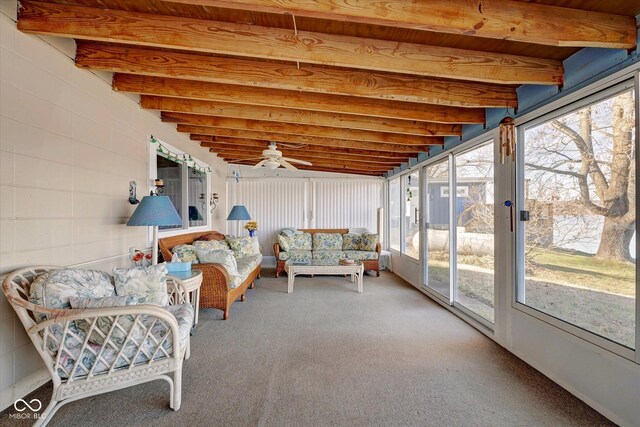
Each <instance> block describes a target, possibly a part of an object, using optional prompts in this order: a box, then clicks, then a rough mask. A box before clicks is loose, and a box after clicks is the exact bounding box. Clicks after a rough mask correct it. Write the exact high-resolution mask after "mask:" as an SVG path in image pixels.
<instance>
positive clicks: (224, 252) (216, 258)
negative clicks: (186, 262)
mask: <svg viewBox="0 0 640 427" xmlns="http://www.w3.org/2000/svg"><path fill="white" fill-rule="evenodd" d="M197 253H198V259H199V260H200V262H201V263H213V264H221V265H222V266H223V267H224V268H225V270H227V274H228V275H229V276H230V277H232V278H233V277H235V276H238V275H239V273H238V263H237V262H236V258H235V256H234V255H233V251H232V250H231V249H197Z"/></svg>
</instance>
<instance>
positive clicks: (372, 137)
mask: <svg viewBox="0 0 640 427" xmlns="http://www.w3.org/2000/svg"><path fill="white" fill-rule="evenodd" d="M225 120H228V119H225ZM321 129H326V130H324V131H323V130H320V131H317V130H315V129H314V128H311V127H310V128H309V129H305V128H304V127H303V126H299V125H287V124H286V123H282V124H281V125H280V126H260V125H254V124H253V123H247V125H246V126H242V124H240V125H235V124H228V125H226V124H223V125H222V126H200V125H192V124H184V123H178V125H177V130H178V132H185V133H197V134H201V135H207V134H217V133H218V132H219V131H221V130H224V131H227V130H229V131H241V132H244V131H255V132H265V133H279V134H280V133H281V134H287V135H299V136H311V137H321V138H332V139H344V140H346V141H370V142H383V143H391V144H403V145H425V144H431V143H435V144H442V143H443V142H444V140H443V139H442V138H439V137H430V136H416V135H403V134H399V133H377V132H369V131H353V130H349V129H335V128H321ZM227 136H230V135H229V134H227ZM431 139H435V141H433V142H431V141H430V140H431Z"/></svg>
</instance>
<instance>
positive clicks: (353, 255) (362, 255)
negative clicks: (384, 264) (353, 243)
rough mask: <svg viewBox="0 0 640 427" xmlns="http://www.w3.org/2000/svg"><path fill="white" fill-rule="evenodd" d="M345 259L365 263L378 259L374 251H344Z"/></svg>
mask: <svg viewBox="0 0 640 427" xmlns="http://www.w3.org/2000/svg"><path fill="white" fill-rule="evenodd" d="M344 254H345V255H346V257H347V258H349V259H352V260H354V261H366V260H370V259H378V253H377V252H374V251H344Z"/></svg>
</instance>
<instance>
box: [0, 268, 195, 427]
mask: <svg viewBox="0 0 640 427" xmlns="http://www.w3.org/2000/svg"><path fill="white" fill-rule="evenodd" d="M76 271H78V270H66V269H62V268H61V267H55V266H38V267H29V268H23V269H20V270H17V271H15V272H13V273H11V274H9V275H8V276H6V278H5V279H4V282H3V285H2V289H3V291H4V294H5V296H6V297H7V300H8V301H9V303H10V304H11V306H12V307H13V309H14V310H15V312H16V314H17V315H18V318H19V319H20V321H21V322H22V325H23V326H24V328H25V330H26V332H27V334H28V335H29V338H31V342H32V343H33V345H34V346H35V348H36V350H37V351H38V353H39V354H40V357H41V358H42V360H43V362H44V364H45V366H46V367H47V369H48V370H49V374H50V375H51V380H52V382H53V393H52V396H51V401H50V402H49V405H48V406H47V407H46V408H45V409H44V412H43V414H42V417H40V418H38V420H37V422H36V423H35V425H37V426H41V425H46V424H47V423H48V422H49V421H50V420H51V418H52V417H53V415H54V414H55V412H56V411H57V410H58V409H59V408H60V407H61V406H62V405H64V404H66V403H68V402H72V401H74V400H78V399H81V398H84V397H88V396H93V395H97V394H101V393H106V392H110V391H113V390H118V389H121V388H125V387H130V386H133V385H136V384H141V383H144V382H148V381H153V380H158V379H163V380H165V381H167V382H168V383H169V385H170V404H169V405H170V407H171V408H172V409H173V410H175V411H177V410H178V409H180V403H181V390H182V364H183V359H187V358H189V340H190V337H189V333H190V331H191V327H192V326H193V307H192V306H191V304H189V301H188V294H187V292H186V290H185V288H184V285H183V284H182V282H181V281H179V280H171V279H169V280H167V290H168V293H169V299H168V302H169V306H168V307H160V306H157V305H150V304H143V305H127V306H120V307H104V308H83V309H71V308H52V307H66V306H68V305H69V303H68V301H69V298H74V297H82V296H86V295H83V292H84V293H87V292H98V290H100V291H105V292H106V291H108V289H106V287H107V286H108V285H106V284H105V281H102V282H101V283H99V284H98V283H97V282H92V281H91V280H88V281H86V282H85V281H84V277H83V276H80V275H79V274H78V273H71V272H76ZM67 272H70V273H69V274H70V275H72V274H78V276H77V277H82V278H81V279H79V281H78V280H76V281H75V282H73V281H67V282H58V283H57V284H56V285H57V287H54V288H53V290H51V291H49V290H47V291H43V292H46V297H43V298H42V300H41V301H43V304H46V306H45V305H39V304H36V303H34V302H32V301H33V293H34V292H32V291H33V289H31V288H32V284H34V282H35V281H36V279H38V278H40V279H39V280H40V283H42V282H43V281H45V280H46V279H45V278H46V277H51V275H55V274H59V273H63V274H66V273H67ZM86 273H87V274H90V275H93V274H95V275H97V276H101V277H104V278H105V279H106V281H109V280H110V276H109V275H107V274H106V273H102V272H98V273H96V272H94V271H91V270H87V271H86ZM92 277H95V276H92ZM106 283H108V282H106ZM39 286H40V285H39ZM47 289H51V288H47ZM81 289H83V290H82V291H81ZM36 293H37V292H36ZM30 295H31V297H32V299H31V300H30ZM42 295H45V294H44V293H43V294H42ZM45 298H46V299H45ZM36 299H37V298H36Z"/></svg>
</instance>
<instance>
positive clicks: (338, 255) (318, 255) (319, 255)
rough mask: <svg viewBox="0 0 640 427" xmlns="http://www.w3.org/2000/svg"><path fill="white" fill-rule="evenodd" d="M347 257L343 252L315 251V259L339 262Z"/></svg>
mask: <svg viewBox="0 0 640 427" xmlns="http://www.w3.org/2000/svg"><path fill="white" fill-rule="evenodd" d="M345 258H346V255H345V253H344V252H343V251H323V250H320V251H313V259H326V260H330V261H339V260H341V259H345Z"/></svg>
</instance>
